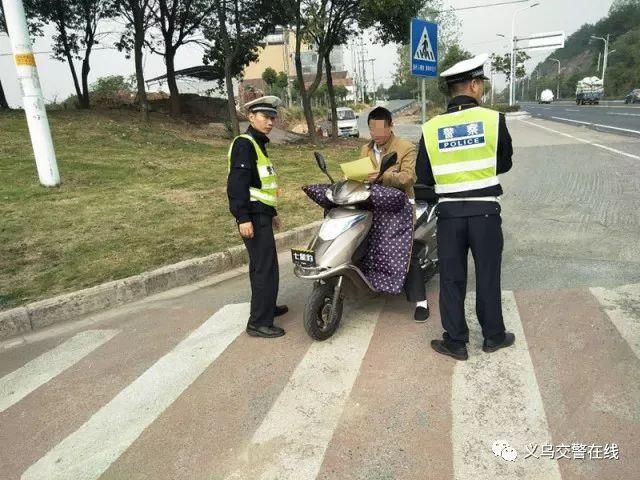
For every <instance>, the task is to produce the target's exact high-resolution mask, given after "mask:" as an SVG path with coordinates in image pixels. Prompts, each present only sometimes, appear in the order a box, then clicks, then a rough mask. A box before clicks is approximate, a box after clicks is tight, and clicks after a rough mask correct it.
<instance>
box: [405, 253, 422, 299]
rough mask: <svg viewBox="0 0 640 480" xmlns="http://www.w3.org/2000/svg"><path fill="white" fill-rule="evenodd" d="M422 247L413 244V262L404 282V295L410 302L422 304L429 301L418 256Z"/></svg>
mask: <svg viewBox="0 0 640 480" xmlns="http://www.w3.org/2000/svg"><path fill="white" fill-rule="evenodd" d="M421 248H422V245H421V244H420V243H417V242H413V248H412V249H411V262H410V263H409V271H408V272H407V278H406V280H405V282H404V293H405V294H406V296H407V301H409V302H414V303H415V302H422V301H423V300H426V299H427V287H426V285H425V284H424V273H423V272H422V270H421V269H420V257H419V256H418V255H419V253H420V250H421Z"/></svg>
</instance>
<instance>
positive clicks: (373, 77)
mask: <svg viewBox="0 0 640 480" xmlns="http://www.w3.org/2000/svg"><path fill="white" fill-rule="evenodd" d="M375 61H376V59H375V58H369V59H367V62H369V63H370V64H371V83H373V101H374V102H375V101H376V100H377V99H378V87H376V69H375V66H374V62H375Z"/></svg>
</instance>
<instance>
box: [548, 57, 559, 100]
mask: <svg viewBox="0 0 640 480" xmlns="http://www.w3.org/2000/svg"><path fill="white" fill-rule="evenodd" d="M549 60H553V61H554V62H558V86H557V88H556V100H560V60H558V59H557V58H550V59H549Z"/></svg>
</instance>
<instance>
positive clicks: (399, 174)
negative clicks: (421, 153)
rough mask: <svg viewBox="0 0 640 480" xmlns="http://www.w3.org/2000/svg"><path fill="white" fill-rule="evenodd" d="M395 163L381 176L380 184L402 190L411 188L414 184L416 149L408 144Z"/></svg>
mask: <svg viewBox="0 0 640 480" xmlns="http://www.w3.org/2000/svg"><path fill="white" fill-rule="evenodd" d="M397 162H398V163H397V164H396V166H393V167H391V168H390V169H389V170H388V171H387V172H385V174H384V175H383V176H382V184H383V185H385V186H387V187H394V188H399V189H402V190H405V189H407V188H409V187H413V186H414V185H415V183H416V147H415V146H414V145H413V144H410V146H408V147H407V149H406V150H405V151H404V152H403V153H402V157H400V158H398V160H397Z"/></svg>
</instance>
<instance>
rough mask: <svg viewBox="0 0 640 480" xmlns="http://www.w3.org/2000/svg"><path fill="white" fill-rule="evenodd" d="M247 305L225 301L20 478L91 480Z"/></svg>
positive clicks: (203, 362)
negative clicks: (223, 305)
mask: <svg viewBox="0 0 640 480" xmlns="http://www.w3.org/2000/svg"><path fill="white" fill-rule="evenodd" d="M248 316H249V305H248V304H240V305H228V306H226V307H224V308H222V309H221V310H219V311H218V312H217V313H216V314H215V315H213V316H212V317H211V318H210V319H209V320H207V321H206V322H205V323H204V324H202V325H201V326H200V327H199V328H198V329H197V330H195V331H194V332H192V333H191V334H190V335H189V336H188V337H187V338H186V339H184V340H183V341H182V342H180V343H179V344H178V345H177V346H176V347H175V348H174V349H173V350H172V351H171V352H169V353H167V354H166V355H165V356H164V357H162V358H161V359H160V360H158V361H157V362H156V363H155V364H154V365H153V366H152V367H151V368H149V369H148V370H147V371H146V372H144V373H143V374H142V375H141V376H140V377H138V378H137V379H136V380H135V381H134V382H133V383H131V384H130V385H129V386H128V387H127V388H125V389H124V390H122V391H121V392H120V393H119V394H118V395H117V396H116V397H115V398H114V399H113V400H111V401H110V402H109V403H107V404H106V405H105V406H104V407H102V408H101V409H100V410H99V411H98V412H97V413H96V414H94V415H93V416H92V417H91V418H90V419H89V420H88V421H87V422H86V423H85V424H84V425H82V426H81V427H80V428H79V429H78V430H76V431H75V432H74V433H72V434H71V435H69V436H68V437H67V438H65V439H64V440H63V441H62V442H60V443H59V444H58V445H57V446H56V447H54V448H53V449H52V450H50V451H49V452H48V453H47V454H46V455H45V456H44V457H42V458H41V459H40V460H38V461H37V462H36V463H34V464H33V465H32V466H31V467H29V469H28V470H27V471H26V472H25V473H24V474H23V475H22V479H23V480H35V479H38V480H62V479H71V478H73V479H74V480H94V479H97V478H98V477H100V475H102V474H103V473H104V472H105V470H107V468H109V466H110V465H111V464H112V463H113V462H114V461H115V460H116V459H117V458H118V457H119V456H120V455H121V454H122V453H123V452H124V451H125V450H126V449H127V448H128V447H129V446H130V445H131V444H132V443H133V442H134V441H135V440H136V438H138V436H139V435H140V434H141V433H142V432H143V430H144V429H145V428H147V427H148V426H149V425H150V424H151V423H152V422H153V421H154V420H155V419H156V418H157V417H158V416H159V415H160V414H161V413H162V412H164V410H165V409H166V408H167V407H169V405H171V404H172V403H173V402H174V401H175V400H176V399H177V398H178V397H179V396H180V395H181V394H182V392H184V391H185V390H186V389H187V388H188V387H189V385H191V384H192V383H193V382H194V381H195V380H196V379H197V378H198V376H200V374H202V372H204V370H205V369H206V368H207V367H208V366H209V365H210V364H211V363H212V362H213V361H214V360H215V359H216V358H218V356H219V355H220V354H221V353H222V352H223V351H224V350H225V349H226V348H227V347H228V346H229V345H230V344H231V342H233V341H234V340H235V339H236V337H237V336H238V335H239V334H240V333H241V332H242V331H243V330H244V329H245V327H246V323H247V318H248Z"/></svg>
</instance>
